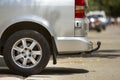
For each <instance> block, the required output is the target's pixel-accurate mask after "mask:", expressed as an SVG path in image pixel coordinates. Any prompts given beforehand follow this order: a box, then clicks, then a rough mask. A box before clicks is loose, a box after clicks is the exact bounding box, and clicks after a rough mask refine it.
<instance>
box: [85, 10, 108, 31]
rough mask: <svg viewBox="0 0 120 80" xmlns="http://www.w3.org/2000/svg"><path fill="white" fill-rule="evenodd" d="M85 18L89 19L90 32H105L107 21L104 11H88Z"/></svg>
mask: <svg viewBox="0 0 120 80" xmlns="http://www.w3.org/2000/svg"><path fill="white" fill-rule="evenodd" d="M87 17H88V19H89V26H90V30H91V29H95V30H97V31H98V32H100V31H101V30H106V25H107V24H108V19H107V17H106V15H105V12H104V11H90V12H89V13H88V14H87Z"/></svg>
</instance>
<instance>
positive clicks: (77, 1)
mask: <svg viewBox="0 0 120 80" xmlns="http://www.w3.org/2000/svg"><path fill="white" fill-rule="evenodd" d="M84 5H85V2H84V0H75V6H84Z"/></svg>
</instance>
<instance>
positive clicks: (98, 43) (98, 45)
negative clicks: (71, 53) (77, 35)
mask: <svg viewBox="0 0 120 80" xmlns="http://www.w3.org/2000/svg"><path fill="white" fill-rule="evenodd" d="M100 46H101V42H100V41H98V42H97V47H96V48H95V49H92V50H91V51H86V52H85V53H89V54H91V53H92V52H94V51H97V50H98V49H99V48H100Z"/></svg>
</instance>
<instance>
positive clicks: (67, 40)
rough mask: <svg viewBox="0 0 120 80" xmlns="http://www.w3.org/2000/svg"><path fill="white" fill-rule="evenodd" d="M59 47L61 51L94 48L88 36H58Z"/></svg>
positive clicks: (78, 50)
mask: <svg viewBox="0 0 120 80" xmlns="http://www.w3.org/2000/svg"><path fill="white" fill-rule="evenodd" d="M55 41H56V44H57V49H58V52H60V53H65V52H68V53H73V52H87V51H91V50H93V44H92V43H91V42H90V41H88V39H87V38H86V37H58V38H57V39H56V40H55Z"/></svg>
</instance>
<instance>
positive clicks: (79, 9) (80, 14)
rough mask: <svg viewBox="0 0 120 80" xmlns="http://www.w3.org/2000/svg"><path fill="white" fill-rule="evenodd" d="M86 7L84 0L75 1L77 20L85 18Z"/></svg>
mask: <svg viewBox="0 0 120 80" xmlns="http://www.w3.org/2000/svg"><path fill="white" fill-rule="evenodd" d="M84 6H85V2H84V0H75V18H84V17H85V10H84Z"/></svg>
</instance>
